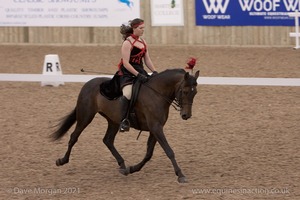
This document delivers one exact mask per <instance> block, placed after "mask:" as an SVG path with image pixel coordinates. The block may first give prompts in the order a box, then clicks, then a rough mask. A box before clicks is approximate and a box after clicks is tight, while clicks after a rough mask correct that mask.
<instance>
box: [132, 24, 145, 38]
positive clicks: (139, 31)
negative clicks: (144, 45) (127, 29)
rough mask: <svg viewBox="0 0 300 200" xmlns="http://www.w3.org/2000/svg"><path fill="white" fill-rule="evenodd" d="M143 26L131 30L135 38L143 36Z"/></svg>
mask: <svg viewBox="0 0 300 200" xmlns="http://www.w3.org/2000/svg"><path fill="white" fill-rule="evenodd" d="M144 30H145V25H144V24H141V25H139V26H138V27H136V28H134V29H133V34H134V35H136V36H142V35H143V34H144Z"/></svg>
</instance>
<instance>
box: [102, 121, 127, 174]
mask: <svg viewBox="0 0 300 200" xmlns="http://www.w3.org/2000/svg"><path fill="white" fill-rule="evenodd" d="M118 131H119V124H115V123H113V122H110V121H108V127H107V130H106V134H105V136H104V138H103V143H104V144H105V145H106V146H107V148H108V149H109V150H110V152H111V153H112V155H113V156H114V157H115V158H116V160H117V162H118V165H119V166H120V170H124V169H126V166H125V162H124V159H123V158H122V156H121V155H120V154H119V152H118V151H117V149H116V148H115V146H114V141H115V137H116V135H117V133H118Z"/></svg>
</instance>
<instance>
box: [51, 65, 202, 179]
mask: <svg viewBox="0 0 300 200" xmlns="http://www.w3.org/2000/svg"><path fill="white" fill-rule="evenodd" d="M198 76H199V71H197V72H196V73H195V74H194V75H191V74H190V73H189V72H186V71H185V70H184V69H167V70H165V71H162V72H160V73H158V74H157V75H155V76H153V77H152V78H150V79H149V80H148V81H147V82H146V83H143V84H140V90H139V93H138V98H137V100H136V102H135V105H134V106H133V107H134V109H133V110H134V111H135V116H136V119H137V120H138V123H131V127H133V128H135V129H138V130H140V131H147V132H149V136H148V141H147V152H146V155H145V157H144V158H143V160H142V161H141V162H140V163H138V164H136V165H133V166H129V167H126V165H125V162H124V159H123V158H122V156H121V155H120V154H119V152H118V151H117V149H116V148H115V146H114V140H115V136H116V134H117V133H118V132H119V125H120V122H121V103H120V98H117V99H115V100H108V99H107V98H105V97H104V96H103V95H101V93H100V92H99V90H100V89H99V88H100V87H99V85H101V83H103V82H105V81H108V80H110V78H105V77H97V78H93V79H91V80H90V81H88V82H86V83H85V84H84V85H83V87H82V88H81V91H80V93H79V96H78V99H77V104H76V106H75V108H74V109H73V111H71V113H70V114H68V115H66V116H65V117H64V118H62V119H61V120H60V121H59V123H58V124H57V128H56V130H55V131H54V132H53V133H52V134H51V138H52V139H53V140H58V139H60V138H61V137H63V136H64V135H65V134H66V133H67V132H68V130H69V129H70V128H71V127H72V126H73V125H74V124H75V123H76V122H77V123H76V126H75V129H74V131H73V132H72V134H71V136H70V140H69V143H68V149H67V152H66V153H65V155H64V157H63V158H59V159H57V160H56V165H57V166H61V165H64V164H66V163H68V162H69V158H70V154H71V150H72V147H73V146H74V144H75V143H76V142H77V140H78V137H79V136H80V134H81V133H82V132H83V130H84V129H85V128H86V127H87V126H88V125H89V124H90V123H91V122H92V120H93V118H94V117H95V115H96V114H97V113H99V114H100V115H102V116H103V117H104V118H105V119H106V120H107V122H108V127H107V130H106V133H105V136H104V138H103V143H104V144H105V145H106V146H107V147H108V149H109V150H110V152H111V153H112V155H113V156H114V157H115V159H116V161H117V163H118V165H119V172H120V173H121V174H123V175H126V176H127V175H129V174H132V173H135V172H138V171H140V170H141V169H142V167H143V166H144V165H145V164H146V163H147V162H148V161H149V160H150V159H151V157H152V155H153V151H154V147H155V145H156V143H157V142H158V143H159V144H160V145H161V147H162V148H163V150H164V152H165V153H166V155H167V157H168V158H169V159H170V160H171V162H172V164H173V167H174V171H175V174H176V175H177V177H178V178H177V180H178V182H179V183H185V182H187V180H186V177H185V176H184V174H183V173H182V171H181V169H180V168H179V166H178V164H177V162H176V160H175V154H174V152H173V150H172V149H171V147H170V145H169V144H168V141H167V139H166V137H165V134H164V132H163V127H164V125H165V123H166V122H167V119H168V115H169V108H170V106H171V105H173V106H174V107H175V108H178V110H179V111H180V115H181V118H182V119H183V120H187V119H189V118H190V117H191V116H192V104H193V99H194V97H195V95H196V93H197V78H198ZM174 104H175V105H177V107H176V106H175V105H174Z"/></svg>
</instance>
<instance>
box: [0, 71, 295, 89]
mask: <svg viewBox="0 0 300 200" xmlns="http://www.w3.org/2000/svg"><path fill="white" fill-rule="evenodd" d="M96 77H108V78H111V77H112V75H78V74H68V75H67V74H65V75H43V74H12V73H4V74H0V81H14V82H82V83H84V82H87V81H89V80H91V79H93V78H96ZM197 82H198V84H200V85H245V86H247V85H248V86H300V78H241V77H199V78H198V80H197Z"/></svg>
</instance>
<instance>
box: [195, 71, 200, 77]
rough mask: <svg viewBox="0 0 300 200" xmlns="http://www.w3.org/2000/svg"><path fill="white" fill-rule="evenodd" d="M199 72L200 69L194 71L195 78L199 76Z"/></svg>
mask: <svg viewBox="0 0 300 200" xmlns="http://www.w3.org/2000/svg"><path fill="white" fill-rule="evenodd" d="M199 74H200V70H198V71H196V73H195V78H196V79H197V78H198V77H199Z"/></svg>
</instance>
